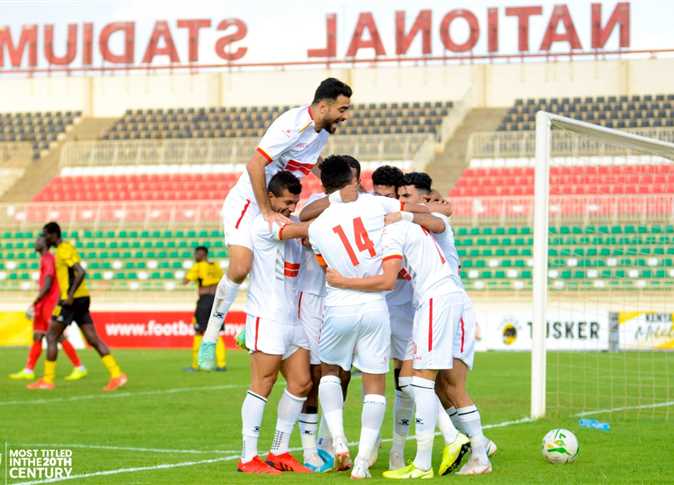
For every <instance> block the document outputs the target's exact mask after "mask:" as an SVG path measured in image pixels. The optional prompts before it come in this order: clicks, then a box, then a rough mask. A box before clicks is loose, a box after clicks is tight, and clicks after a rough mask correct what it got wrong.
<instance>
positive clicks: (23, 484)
mask: <svg viewBox="0 0 674 485" xmlns="http://www.w3.org/2000/svg"><path fill="white" fill-rule="evenodd" d="M532 421H533V420H532V419H531V418H528V417H526V418H521V419H514V420H510V421H502V422H500V423H494V424H487V425H485V426H483V429H494V428H505V427H508V426H513V425H516V424H525V423H530V422H532ZM438 434H440V433H436V435H438ZM407 439H408V440H413V439H416V437H415V436H408V437H407ZM381 441H382V442H389V441H391V438H384V439H382V440H381ZM357 444H358V443H357V442H352V443H349V446H354V445H357ZM50 446H51V445H50ZM83 446H84V445H83ZM299 450H301V448H292V449H291V450H290V451H299ZM239 457H240V455H239V453H237V454H236V455H229V456H225V457H221V458H210V459H207V460H198V461H184V462H179V463H162V464H161V465H153V466H145V467H134V468H116V469H113V470H104V471H100V472H91V473H82V474H80V475H71V476H69V477H62V478H52V479H47V480H34V481H30V482H21V483H17V484H15V485H35V484H39V483H56V482H65V481H67V480H75V479H79V478H91V477H98V476H105V475H118V474H122V473H136V472H143V471H155V470H167V469H171V468H182V467H187V466H196V465H207V464H211V463H217V462H223V461H233V460H238V459H239Z"/></svg>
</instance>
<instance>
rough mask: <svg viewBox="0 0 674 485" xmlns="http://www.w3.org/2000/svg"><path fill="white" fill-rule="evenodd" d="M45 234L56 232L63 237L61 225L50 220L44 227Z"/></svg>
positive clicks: (57, 235)
mask: <svg viewBox="0 0 674 485" xmlns="http://www.w3.org/2000/svg"><path fill="white" fill-rule="evenodd" d="M42 232H43V234H56V237H58V238H60V237H61V226H59V225H58V223H57V222H54V221H52V222H48V223H46V224H45V225H44V227H43V228H42Z"/></svg>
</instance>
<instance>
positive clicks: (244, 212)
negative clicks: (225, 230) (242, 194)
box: [234, 199, 250, 229]
mask: <svg viewBox="0 0 674 485" xmlns="http://www.w3.org/2000/svg"><path fill="white" fill-rule="evenodd" d="M249 205H250V199H246V204H245V205H244V206H243V210H242V211H241V215H240V216H239V218H238V219H237V220H236V225H235V226H234V229H238V228H239V224H241V219H243V216H244V215H245V214H246V211H247V210H248V206H249Z"/></svg>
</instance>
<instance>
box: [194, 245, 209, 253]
mask: <svg viewBox="0 0 674 485" xmlns="http://www.w3.org/2000/svg"><path fill="white" fill-rule="evenodd" d="M197 251H203V252H204V253H205V254H206V255H208V248H207V247H206V246H197V247H196V248H194V252H195V253H196V252H197Z"/></svg>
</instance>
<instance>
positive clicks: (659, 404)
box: [576, 401, 674, 417]
mask: <svg viewBox="0 0 674 485" xmlns="http://www.w3.org/2000/svg"><path fill="white" fill-rule="evenodd" d="M667 406H674V401H665V402H656V403H654V404H642V405H638V406H623V407H619V408H611V409H597V410H596V411H583V412H582V413H578V414H576V416H577V417H583V416H593V415H595V414H604V413H619V412H620V411H630V410H635V409H654V408H665V407H667Z"/></svg>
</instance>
